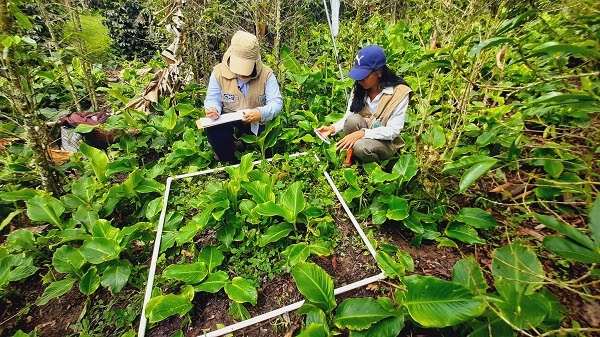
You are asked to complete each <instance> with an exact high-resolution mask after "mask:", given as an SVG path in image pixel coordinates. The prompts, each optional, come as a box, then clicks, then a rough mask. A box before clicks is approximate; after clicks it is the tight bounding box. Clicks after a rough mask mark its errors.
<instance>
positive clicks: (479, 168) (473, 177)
mask: <svg viewBox="0 0 600 337" xmlns="http://www.w3.org/2000/svg"><path fill="white" fill-rule="evenodd" d="M497 162H498V160H497V159H492V160H487V161H484V162H480V163H477V164H475V165H473V166H471V168H469V169H468V170H467V171H466V172H465V173H464V174H463V175H462V177H461V178H460V182H459V184H458V193H464V192H465V191H466V190H467V188H469V186H471V185H472V184H473V183H474V182H475V181H477V179H479V178H481V176H483V175H484V174H485V173H486V172H487V171H489V170H490V169H491V168H492V166H494V165H495V164H496V163H497Z"/></svg>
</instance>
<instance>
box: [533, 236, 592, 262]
mask: <svg viewBox="0 0 600 337" xmlns="http://www.w3.org/2000/svg"><path fill="white" fill-rule="evenodd" d="M543 243H544V247H546V249H548V250H549V251H551V252H552V253H554V254H556V255H558V256H560V257H563V258H566V259H573V260H575V261H579V262H583V263H600V254H599V253H598V252H597V251H595V250H591V249H589V248H587V247H585V246H582V245H581V244H579V243H577V242H575V241H573V240H571V239H567V238H563V237H558V236H553V235H547V236H545V237H544V240H543Z"/></svg>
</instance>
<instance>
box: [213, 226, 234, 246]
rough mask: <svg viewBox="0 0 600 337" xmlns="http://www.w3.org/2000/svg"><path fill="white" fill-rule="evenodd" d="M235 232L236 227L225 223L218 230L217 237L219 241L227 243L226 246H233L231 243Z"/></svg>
mask: <svg viewBox="0 0 600 337" xmlns="http://www.w3.org/2000/svg"><path fill="white" fill-rule="evenodd" d="M235 233H236V229H235V227H233V226H232V225H229V224H225V225H224V226H223V227H221V228H219V229H218V230H217V239H219V242H221V243H222V244H223V245H225V247H227V248H229V247H230V246H231V243H232V242H233V238H234V237H235Z"/></svg>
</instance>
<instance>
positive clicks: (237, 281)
mask: <svg viewBox="0 0 600 337" xmlns="http://www.w3.org/2000/svg"><path fill="white" fill-rule="evenodd" d="M225 293H227V296H229V298H230V299H231V300H232V301H234V302H237V303H246V302H248V303H250V304H252V305H256V301H257V299H258V292H257V291H256V287H254V286H253V285H252V284H251V283H250V281H248V280H246V279H244V278H242V277H239V276H237V277H234V278H233V279H232V280H231V282H229V283H227V284H225Z"/></svg>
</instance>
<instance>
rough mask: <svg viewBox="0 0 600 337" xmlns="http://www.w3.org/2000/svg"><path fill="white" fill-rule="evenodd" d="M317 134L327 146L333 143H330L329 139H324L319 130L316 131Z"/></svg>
mask: <svg viewBox="0 0 600 337" xmlns="http://www.w3.org/2000/svg"><path fill="white" fill-rule="evenodd" d="M315 133H316V134H317V137H319V139H320V140H322V141H323V143H325V144H327V145H329V144H331V142H330V141H329V138H327V137H323V135H322V134H321V133H320V132H319V131H317V129H315Z"/></svg>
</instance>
